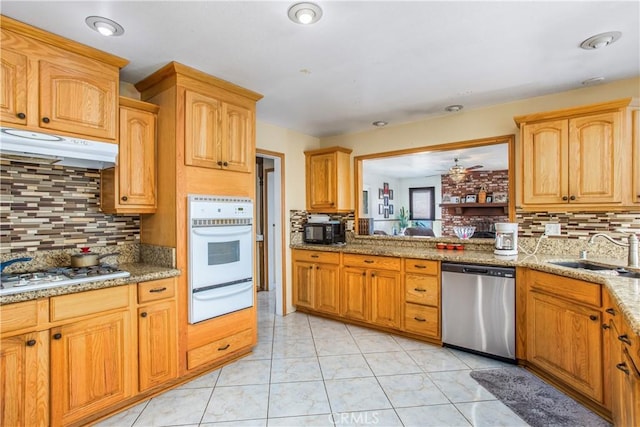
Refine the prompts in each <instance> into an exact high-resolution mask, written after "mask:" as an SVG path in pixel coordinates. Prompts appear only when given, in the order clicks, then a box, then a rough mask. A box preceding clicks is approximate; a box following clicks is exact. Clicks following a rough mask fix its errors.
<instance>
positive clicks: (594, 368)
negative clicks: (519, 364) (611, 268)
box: [526, 291, 603, 402]
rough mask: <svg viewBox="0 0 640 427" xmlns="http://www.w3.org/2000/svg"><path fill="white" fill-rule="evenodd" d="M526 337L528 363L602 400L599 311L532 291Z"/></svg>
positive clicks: (529, 300) (528, 304) (528, 305)
mask: <svg viewBox="0 0 640 427" xmlns="http://www.w3.org/2000/svg"><path fill="white" fill-rule="evenodd" d="M550 325H551V326H550ZM526 339H527V345H526V348H527V349H526V351H527V360H528V361H529V362H531V363H533V364H535V365H537V366H539V367H540V368H542V369H544V370H545V371H546V372H548V373H549V374H551V375H554V376H556V377H557V378H559V379H561V380H563V381H565V382H566V383H567V384H569V385H570V386H571V387H573V388H574V389H575V390H577V391H579V392H582V393H583V394H585V395H587V396H589V397H591V398H592V399H594V400H596V401H598V402H602V401H603V383H602V374H603V367H602V333H601V328H600V312H599V311H598V310H594V309H590V308H586V307H583V306H580V305H578V304H572V303H570V302H566V301H563V300H560V299H558V298H553V297H550V296H548V295H544V294H540V293H538V292H535V291H533V292H530V294H529V298H528V301H527V338H526Z"/></svg>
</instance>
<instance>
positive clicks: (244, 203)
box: [188, 194, 253, 221]
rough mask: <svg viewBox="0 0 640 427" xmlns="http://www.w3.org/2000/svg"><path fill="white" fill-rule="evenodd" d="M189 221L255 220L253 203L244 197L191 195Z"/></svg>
mask: <svg viewBox="0 0 640 427" xmlns="http://www.w3.org/2000/svg"><path fill="white" fill-rule="evenodd" d="M188 199H189V203H188V209H189V219H190V220H192V221H193V220H211V219H216V220H220V219H248V220H251V219H252V218H253V201H252V200H251V199H248V198H243V197H231V196H203V195H196V194H191V195H189V198H188Z"/></svg>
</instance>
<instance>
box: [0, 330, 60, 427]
mask: <svg viewBox="0 0 640 427" xmlns="http://www.w3.org/2000/svg"><path fill="white" fill-rule="evenodd" d="M48 343H49V340H48V337H47V333H46V332H32V333H28V334H24V335H19V336H16V337H12V338H5V339H3V340H2V341H0V402H2V403H1V404H0V425H3V426H36V425H37V426H44V425H48V424H49V410H48V408H47V404H48V401H49V381H48V379H49V369H48V368H49V358H48V354H49V349H48Z"/></svg>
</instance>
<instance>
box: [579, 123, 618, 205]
mask: <svg viewBox="0 0 640 427" xmlns="http://www.w3.org/2000/svg"><path fill="white" fill-rule="evenodd" d="M621 117H622V116H621V113H620V112H613V113H604V114H597V115H591V116H586V117H580V118H575V119H571V120H570V121H569V174H570V175H569V201H570V202H572V203H573V202H574V200H575V203H620V202H622V191H621V183H622V171H623V170H626V168H624V167H622V166H623V162H622V157H623V156H624V154H623V152H622V146H623V141H622V135H621Z"/></svg>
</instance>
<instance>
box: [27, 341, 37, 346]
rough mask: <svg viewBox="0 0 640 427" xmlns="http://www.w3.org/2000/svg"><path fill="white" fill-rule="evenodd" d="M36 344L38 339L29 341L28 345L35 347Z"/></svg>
mask: <svg viewBox="0 0 640 427" xmlns="http://www.w3.org/2000/svg"><path fill="white" fill-rule="evenodd" d="M34 345H36V340H29V341H27V347H33V346H34Z"/></svg>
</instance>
